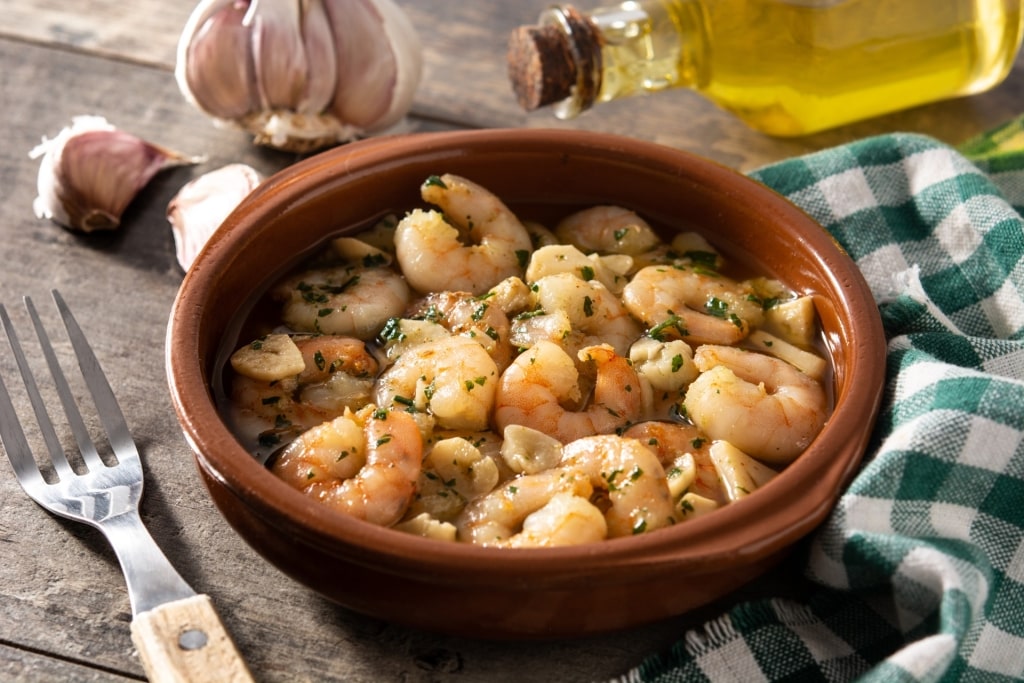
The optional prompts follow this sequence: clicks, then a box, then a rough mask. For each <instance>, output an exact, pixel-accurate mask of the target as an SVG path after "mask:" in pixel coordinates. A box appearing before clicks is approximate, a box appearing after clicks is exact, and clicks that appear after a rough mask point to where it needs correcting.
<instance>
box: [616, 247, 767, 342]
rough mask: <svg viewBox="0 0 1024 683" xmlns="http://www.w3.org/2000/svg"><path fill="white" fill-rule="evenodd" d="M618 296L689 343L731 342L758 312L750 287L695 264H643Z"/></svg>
mask: <svg viewBox="0 0 1024 683" xmlns="http://www.w3.org/2000/svg"><path fill="white" fill-rule="evenodd" d="M622 301H623V303H624V304H625V306H626V308H627V309H628V310H629V312H630V313H632V314H633V315H634V316H636V317H637V318H639V319H640V320H642V321H644V323H646V324H647V325H649V326H651V327H652V328H654V327H658V328H666V329H664V331H665V332H670V331H672V330H670V329H667V328H672V329H673V330H674V331H675V332H676V333H678V335H679V336H681V337H682V338H683V339H684V340H686V341H687V342H690V343H691V344H736V343H738V342H740V341H742V339H743V338H744V337H746V336H747V334H749V332H750V330H751V328H754V327H757V326H758V325H760V324H761V321H762V320H763V318H764V311H763V310H762V307H761V300H760V299H758V298H757V296H756V295H755V293H754V290H753V288H752V287H750V286H749V285H747V284H743V283H740V282H736V281H735V280H732V279H730V278H727V277H725V276H724V275H719V274H717V273H714V272H713V271H708V270H704V269H698V268H686V267H671V266H648V267H646V268H643V269H641V270H640V271H639V272H638V273H637V274H636V275H634V276H633V279H632V280H630V282H629V284H628V285H626V287H625V288H624V289H623V291H622Z"/></svg>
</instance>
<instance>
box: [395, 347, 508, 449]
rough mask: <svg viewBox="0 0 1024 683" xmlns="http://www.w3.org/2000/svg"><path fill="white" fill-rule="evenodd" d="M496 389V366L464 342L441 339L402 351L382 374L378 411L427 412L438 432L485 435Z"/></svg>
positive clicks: (479, 351) (487, 357) (478, 350)
mask: <svg viewBox="0 0 1024 683" xmlns="http://www.w3.org/2000/svg"><path fill="white" fill-rule="evenodd" d="M497 385H498V366H497V365H495V363H494V359H493V358H491V357H490V356H489V355H488V354H487V351H485V350H484V347H482V346H480V345H479V344H477V343H476V342H475V341H473V340H472V339H469V338H467V337H458V336H452V337H445V338H442V339H437V340H435V341H430V342H424V343H423V344H418V345H416V346H413V347H411V348H409V349H407V350H406V351H405V352H404V353H402V355H401V356H399V357H398V358H397V360H395V362H394V364H393V365H392V366H391V367H389V368H388V369H387V370H385V371H384V372H383V374H381V376H380V377H379V378H378V380H377V384H376V388H375V399H376V402H377V404H378V405H382V406H394V405H396V404H398V405H399V406H401V407H404V408H406V409H409V410H415V411H419V412H428V413H430V414H431V415H433V416H434V418H435V420H436V424H437V427H439V428H441V429H458V430H465V431H483V430H485V429H487V425H488V421H489V418H490V413H491V408H493V406H494V398H495V392H496V390H497Z"/></svg>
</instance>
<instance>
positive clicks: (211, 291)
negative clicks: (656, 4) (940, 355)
mask: <svg viewBox="0 0 1024 683" xmlns="http://www.w3.org/2000/svg"><path fill="white" fill-rule="evenodd" d="M445 172H451V173H457V174H460V175H463V176H465V177H468V178H470V179H472V180H474V181H476V182H478V183H480V184H482V185H484V186H485V187H487V188H488V189H490V190H492V191H493V192H495V193H496V194H497V195H498V196H499V197H501V198H502V199H503V200H505V201H506V203H508V204H510V205H511V206H512V208H513V209H514V210H518V211H520V212H521V213H522V214H523V215H524V216H526V217H530V218H536V219H541V220H544V219H549V220H550V219H553V218H554V217H558V216H563V215H567V214H568V213H570V212H571V211H573V210H575V209H578V208H584V207H588V206H592V205H595V204H599V203H604V204H620V205H623V206H626V207H629V208H632V209H634V210H636V211H637V212H639V213H640V214H641V215H642V216H644V217H645V218H647V219H648V220H649V221H651V222H652V224H655V225H659V224H660V225H661V226H662V227H670V226H675V227H676V228H677V229H678V228H682V227H686V228H688V229H697V230H700V231H702V232H704V233H705V234H706V236H707V237H708V238H709V240H710V241H711V242H712V244H714V245H715V246H717V247H718V248H719V249H720V250H722V251H723V252H724V253H725V254H726V256H727V258H729V259H730V260H731V261H732V262H737V261H740V262H746V263H748V264H749V265H750V266H751V267H752V268H755V269H756V272H757V273H760V274H764V273H769V274H772V275H774V276H776V277H778V278H779V279H781V280H783V281H784V282H786V283H787V284H789V285H790V286H792V287H794V288H795V289H796V290H798V291H801V292H804V293H813V294H814V296H815V301H816V305H817V310H818V314H819V317H820V320H821V324H822V327H823V329H824V333H825V341H826V344H827V346H828V347H829V351H830V352H831V354H832V358H833V360H834V371H835V372H834V387H833V390H834V396H835V410H834V413H833V415H832V417H831V419H830V420H829V422H828V424H827V425H826V426H825V428H824V430H823V431H822V433H821V434H820V435H819V436H818V438H817V439H816V440H815V441H814V442H813V444H812V445H811V446H810V448H808V450H807V451H806V452H805V453H804V454H803V455H802V456H800V457H799V458H798V459H797V461H796V462H795V463H793V464H792V465H790V466H789V467H788V468H787V469H786V470H785V472H784V473H783V474H782V475H781V476H779V477H777V478H776V479H775V480H773V481H771V482H769V483H768V484H767V485H766V486H764V487H763V488H761V489H759V490H758V491H757V492H755V493H754V494H753V495H751V496H750V497H748V498H746V499H744V500H741V501H739V502H736V503H733V504H732V505H729V506H727V507H725V508H723V509H721V510H718V511H716V512H714V513H713V514H710V515H707V516H704V517H700V518H697V519H694V520H691V521H687V522H685V523H682V524H679V525H676V526H675V527H672V528H669V529H665V530H661V531H658V532H656V533H650V534H645V535H640V536H635V537H631V538H623V539H615V540H610V541H604V542H601V543H595V544H590V545H585V546H578V547H568V548H551V549H537V550H522V551H516V550H507V549H496V548H480V547H475V546H471V545H468V544H446V543H443V542H440V541H433V540H427V539H422V538H419V537H414V536H411V535H407V534H403V533H400V532H396V531H392V530H389V529H385V528H380V527H376V526H372V525H370V524H367V523H364V522H361V521H358V520H356V519H352V518H348V517H346V516H344V515H342V514H340V513H335V512H333V511H330V510H328V509H325V508H324V507H323V506H321V505H320V504H318V503H316V502H314V501H312V500H310V499H308V498H307V497H305V496H303V495H302V494H301V493H299V492H297V491H295V490H293V489H291V488H289V487H288V486H287V485H285V484H284V483H282V482H281V481H279V480H278V479H276V478H275V477H274V476H273V475H272V474H271V473H270V472H269V471H267V470H266V469H264V468H263V467H261V466H260V465H259V464H258V463H257V462H256V461H255V460H254V459H253V458H252V457H251V456H250V455H249V454H247V453H246V452H245V450H243V448H242V447H241V446H240V445H239V444H238V442H237V441H236V440H235V438H234V437H233V435H232V433H231V432H230V431H229V430H228V427H227V426H225V424H224V423H223V422H222V421H221V419H220V417H219V415H218V412H217V408H216V405H215V402H214V398H213V395H212V392H211V385H212V383H213V382H214V380H215V377H216V375H217V373H219V372H221V367H222V363H223V361H224V356H225V352H230V351H231V350H233V349H234V348H235V344H236V341H237V339H236V335H237V328H238V325H239V323H240V321H241V319H242V318H243V317H244V316H245V314H246V313H247V311H248V310H249V307H250V306H251V305H252V302H253V300H254V298H255V296H256V295H257V294H258V293H259V292H260V291H261V290H263V289H264V288H266V287H267V286H269V285H270V284H271V283H272V282H273V281H274V280H275V279H276V278H278V277H279V276H280V275H281V274H283V272H284V271H285V270H286V269H287V268H288V267H289V266H292V265H294V263H295V262H296V261H297V260H298V259H299V258H300V257H301V256H302V255H303V254H304V253H306V252H308V250H309V249H310V248H311V247H312V246H313V245H316V244H317V243H319V242H321V240H323V239H324V238H325V237H326V236H328V235H331V234H334V233H337V232H338V231H343V230H346V229H350V230H351V229H355V228H357V227H363V226H366V225H367V224H368V223H369V222H370V221H372V220H373V219H375V218H377V217H379V216H380V215H382V214H384V213H386V212H387V211H400V212H401V211H404V210H406V209H408V208H411V207H413V206H420V205H422V202H421V201H420V199H419V196H418V188H419V186H420V183H421V182H423V180H425V179H426V178H427V177H428V176H430V175H433V174H440V173H445ZM884 351H885V346H884V338H883V334H882V328H881V322H880V320H879V317H878V313H877V309H876V307H875V304H874V302H873V299H872V297H871V294H870V292H869V290H868V288H867V285H866V284H865V282H864V280H863V278H862V277H861V275H860V273H859V272H858V270H857V269H856V267H855V265H854V264H853V262H852V261H851V260H850V259H849V257H847V256H846V255H845V254H844V253H843V252H842V251H841V250H840V249H839V248H838V247H837V245H836V244H835V243H834V242H833V240H832V239H831V238H830V237H829V235H828V234H827V233H826V232H825V231H824V230H823V229H822V228H821V226H820V225H818V224H817V223H815V222H814V221H813V220H811V219H810V218H809V217H808V216H807V215H806V214H804V213H802V212H801V211H800V210H799V209H797V208H796V207H794V206H793V205H792V204H790V203H788V202H787V201H786V200H784V199H783V198H782V197H781V196H779V195H777V194H776V193H774V192H772V191H771V190H769V189H767V188H765V187H764V186H762V185H760V184H758V183H756V182H754V181H752V180H750V179H748V178H746V177H744V176H742V175H740V174H738V173H736V172H734V171H732V170H730V169H727V168H724V167H722V166H719V165H717V164H714V163H712V162H709V161H707V160H704V159H701V158H698V157H695V156H692V155H690V154H687V153H685V152H682V151H679V150H675V149H671V148H667V147H663V146H658V145H654V144H651V143H646V142H641V141H638V140H633V139H628V138H622V137H613V136H608V135H603V134H596V133H589V132H567V131H551V130H514V131H512V130H488V131H470V132H453V133H434V134H419V135H410V136H402V137H394V138H382V139H377V140H372V141H366V142H361V143H357V144H352V145H348V146H345V147H341V148H338V149H335V150H332V151H328V152H325V153H322V154H320V155H317V156H315V157H312V158H310V159H308V160H305V161H302V162H300V163H297V164H295V165H294V166H292V167H290V168H288V169H286V170H284V171H282V172H281V173H279V174H278V175H276V176H274V177H273V178H271V179H270V180H268V181H267V182H266V183H265V184H264V185H263V186H261V187H260V188H259V189H257V191H256V192H255V193H254V194H253V195H251V196H250V197H249V198H248V199H247V200H246V201H244V202H243V204H242V205H241V206H240V207H239V208H238V209H237V210H236V211H235V212H234V213H233V214H232V215H231V216H230V217H229V218H228V219H227V221H226V222H225V224H224V225H223V227H222V228H221V230H220V231H219V232H218V233H217V234H216V235H215V236H214V238H213V240H212V241H211V242H210V243H209V244H208V245H207V247H206V249H205V250H204V251H203V252H202V253H201V254H200V255H199V257H198V258H197V260H196V261H195V264H194V265H193V267H192V268H191V270H190V271H189V273H188V275H187V276H186V278H185V280H184V283H183V284H182V287H181V290H180V293H179V295H178V298H177V301H176V302H175V305H174V309H173V313H172V317H171V327H170V329H169V333H168V348H167V353H168V363H169V367H168V373H169V381H170V387H171V393H172V396H173V401H174V405H175V409H176V411H177V414H178V417H179V420H180V422H181V425H182V427H183V429H184V432H185V435H186V437H187V439H188V440H189V442H190V443H191V445H192V447H193V448H194V450H195V455H196V463H197V466H198V469H199V472H200V473H201V475H202V478H203V480H204V482H205V484H206V486H207V487H208V489H209V492H210V494H211V496H212V498H213V501H214V502H215V504H216V505H217V507H218V508H219V509H220V511H221V512H222V513H223V515H224V516H225V517H226V518H227V520H228V522H229V523H230V524H231V525H232V526H233V527H234V528H235V529H236V531H237V532H238V533H239V534H241V535H242V537H243V538H244V539H245V540H246V541H247V542H248V543H249V544H251V545H252V547H253V548H255V549H256V550H257V551H258V552H259V553H260V554H261V555H263V556H264V557H265V558H267V559H268V560H269V561H270V562H272V563H273V564H274V565H276V566H277V567H278V568H280V569H281V570H282V571H284V572H285V573H286V574H288V575H289V576H291V577H293V578H294V579H295V580H297V581H299V582H301V583H303V584H305V585H307V586H309V587H310V588H312V589H313V590H315V591H317V592H319V593H321V594H322V595H324V596H326V597H327V598H330V599H332V600H334V601H337V602H338V603H340V604H341V605H344V606H345V607H348V608H350V609H352V610H355V611H357V612H362V613H365V614H368V615H371V616H374V617H377V618H381V619H384V620H389V621H394V622H399V623H403V624H407V625H411V626H415V627H421V628H425V629H430V630H438V631H444V632H451V633H457V634H463V635H468V636H472V637H493V638H536V637H563V636H579V635H585V634H592V633H598V632H604V631H609V630H614V629H620V628H624V627H629V626H634V625H638V624H641V623H645V622H649V621H653V620H656V619H661V618H665V617H669V616H674V615H678V614H681V613H683V612H685V611H687V610H690V609H693V608H695V607H697V606H700V605H703V604H706V603H708V602H710V601H713V600H715V599H717V598H720V597H722V596H724V595H725V594H727V593H729V592H731V591H733V590H734V589H736V588H738V587H739V586H741V585H742V584H744V583H746V582H748V581H750V580H751V579H753V578H754V577H756V576H758V575H759V574H761V573H763V572H764V571H765V570H767V569H768V568H769V567H771V566H772V565H773V564H774V563H775V562H777V561H778V560H779V559H780V558H781V557H782V556H783V555H784V554H785V552H786V551H787V549H788V548H789V547H790V546H791V545H792V544H793V543H794V542H795V541H797V540H798V539H800V538H801V537H803V536H805V535H806V534H807V533H808V532H810V531H811V530H812V529H813V528H814V527H815V526H817V525H818V524H819V523H820V522H821V521H822V520H823V519H824V517H825V516H826V515H827V514H828V512H829V510H830V509H831V507H832V506H833V504H834V503H835V501H836V499H837V497H838V496H839V494H840V492H841V490H842V488H843V487H844V486H845V485H846V484H847V483H848V482H849V480H850V478H851V477H852V475H853V473H854V471H855V470H856V468H857V467H858V464H859V462H860V460H861V458H862V456H863V452H864V449H865V446H866V442H867V440H868V436H869V432H870V425H871V424H872V422H873V419H874V416H875V414H876V412H877V409H878V404H879V400H880V395H881V389H882V385H883V377H884V369H885V361H884Z"/></svg>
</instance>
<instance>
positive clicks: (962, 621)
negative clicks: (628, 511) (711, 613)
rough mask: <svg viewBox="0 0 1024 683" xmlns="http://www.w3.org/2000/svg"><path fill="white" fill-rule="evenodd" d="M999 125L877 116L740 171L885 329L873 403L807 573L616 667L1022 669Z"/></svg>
mask: <svg viewBox="0 0 1024 683" xmlns="http://www.w3.org/2000/svg"><path fill="white" fill-rule="evenodd" d="M1019 131H1020V126H1019V125H1018V123H1017V122H1015V123H1014V124H1010V125H1009V126H1007V127H1006V128H1005V129H1003V130H1002V131H997V133H996V134H995V135H990V136H987V137H984V138H981V139H979V140H975V141H972V142H971V143H970V144H969V145H966V146H965V147H964V148H962V152H958V151H957V150H954V149H952V148H950V147H948V146H946V145H943V144H941V143H939V142H937V141H935V140H933V139H930V138H927V137H922V136H918V135H886V136H882V137H877V138H871V139H867V140H864V141H860V142H856V143H853V144H849V145H845V146H842V147H838V148H835V149H830V150H827V151H823V152H820V153H816V154H813V155H810V156H806V157H802V158H798V159H793V160H789V161H785V162H781V163H778V164H776V165H773V166H770V167H767V168H764V169H762V170H760V171H758V172H756V173H754V174H752V175H753V177H755V178H756V179H758V180H760V181H762V182H764V183H766V184H767V185H769V186H771V187H773V188H775V189H776V190H778V191H779V192H781V193H782V194H784V195H786V196H787V197H789V199H791V200H792V201H793V202H795V203H796V204H798V205H799V206H801V207H803V208H804V209H805V210H806V211H807V212H808V213H810V214H811V215H812V216H813V217H814V218H816V219H817V220H818V221H820V222H821V223H822V225H824V226H825V227H826V228H827V229H828V230H829V231H830V232H831V233H832V234H833V235H834V236H835V237H836V239H837V240H838V241H839V242H840V243H841V244H842V246H843V247H844V248H845V249H846V250H847V251H848V252H849V253H850V255H851V256H852V257H853V258H854V259H855V260H856V262H857V264H858V266H859V267H860V269H861V271H862V272H863V273H864V276H865V277H866V279H867V281H868V283H869V284H870V286H871V288H872V290H873V292H874V294H875V297H876V299H877V301H878V305H879V309H880V311H881V314H882V319H883V322H884V325H885V330H886V337H887V339H888V367H887V384H886V394H885V398H884V399H883V405H882V411H881V414H880V416H879V420H878V423H877V426H876V428H875V434H874V438H873V439H872V443H871V445H870V446H869V452H868V457H867V460H866V462H865V465H864V467H863V468H862V470H861V472H860V473H859V474H858V476H857V477H856V479H855V480H854V481H853V483H852V485H851V486H850V488H849V490H848V491H847V492H846V493H845V494H844V495H843V496H842V498H841V500H840V501H839V504H838V506H837V508H836V510H835V511H834V513H833V514H832V515H831V516H830V517H829V518H828V520H827V521H826V522H825V524H824V525H823V527H821V528H820V529H819V530H817V531H816V532H815V534H814V535H813V537H812V539H811V540H810V542H809V543H808V544H807V548H808V550H807V554H806V559H805V560H801V561H802V570H803V572H804V574H805V576H806V577H807V579H808V580H809V583H810V585H811V586H813V590H811V591H810V592H809V593H808V594H807V595H806V596H805V597H801V598H800V599H799V601H795V600H792V599H782V598H778V599H771V600H764V601H757V602H750V603H744V604H741V605H740V606H738V607H735V608H733V609H731V610H730V611H729V612H728V613H727V614H725V615H724V616H722V617H720V618H719V619H717V620H716V621H714V622H711V623H709V624H706V625H705V626H704V627H702V628H700V629H697V630H695V631H691V632H689V633H686V634H685V636H684V637H683V638H682V639H681V640H680V641H679V642H678V643H677V644H676V646H675V647H674V648H672V649H671V650H670V651H668V652H665V653H662V654H660V655H657V656H652V657H651V658H649V659H648V660H647V661H645V662H643V663H642V665H640V666H639V667H637V668H636V669H634V670H632V671H630V672H629V673H628V674H627V675H626V676H624V677H623V680H628V681H660V682H664V683H667V682H669V681H714V682H716V683H717V682H719V681H736V682H737V683H751V682H753V681H782V680H786V681H849V680H862V681H1009V680H1020V679H1024V221H1022V218H1021V213H1022V212H1024V152H1018V151H1015V150H1014V149H1013V148H1014V147H1016V146H1017V145H1018V144H1019V143H1020V141H1021V140H1020V139H1019V138H1020V137H1022V136H1020V135H1018V133H1019ZM1008 148H1009V150H1010V151H1006V150H1007V149H1008ZM967 155H969V156H967ZM801 557H803V556H801Z"/></svg>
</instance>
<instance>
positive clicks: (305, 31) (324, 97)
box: [175, 0, 423, 153]
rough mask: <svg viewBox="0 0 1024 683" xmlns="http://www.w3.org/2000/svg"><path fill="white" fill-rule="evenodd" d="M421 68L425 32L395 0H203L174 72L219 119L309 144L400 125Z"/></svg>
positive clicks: (279, 141) (273, 140)
mask: <svg viewBox="0 0 1024 683" xmlns="http://www.w3.org/2000/svg"><path fill="white" fill-rule="evenodd" d="M422 70H423V65H422V44H421V42H420V39H419V36H418V34H417V33H416V30H415V27H414V26H413V25H412V22H411V21H410V20H409V17H408V16H407V15H406V14H405V12H404V11H403V10H402V9H401V8H400V7H399V6H398V5H396V4H395V3H394V2H393V0H201V2H200V3H199V4H198V5H197V6H196V8H195V9H194V10H193V12H192V14H191V16H190V17H189V19H188V21H187V22H186V24H185V27H184V30H183V31H182V34H181V38H180V40H179V42H178V52H177V64H176V68H175V77H176V79H177V82H178V87H179V89H180V90H181V92H182V94H183V95H184V96H185V98H186V100H188V101H189V102H190V103H191V104H192V105H193V106H195V107H196V108H198V109H199V110H200V111H202V112H204V113H206V114H207V115H209V116H210V117H212V118H213V119H214V120H215V121H216V122H219V123H221V124H224V125H231V126H235V127H239V128H242V129H243V130H246V131H248V132H250V133H251V134H252V135H253V137H254V141H255V142H256V143H257V144H263V145H268V146H271V147H276V148H279V149H283V150H287V151H293V152H300V153H304V152H310V151H315V150H318V149H321V148H323V147H327V146H330V145H334V144H338V143H340V142H347V141H349V140H353V139H355V138H357V137H360V136H363V135H367V134H374V133H379V132H382V131H385V130H387V129H389V128H390V127H392V126H394V125H395V124H396V123H398V122H399V121H400V120H401V119H402V118H403V117H404V116H405V115H406V114H407V113H408V112H409V109H410V108H411V106H412V100H413V96H414V95H415V92H416V89H417V87H418V86H419V82H420V78H421V75H422Z"/></svg>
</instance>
